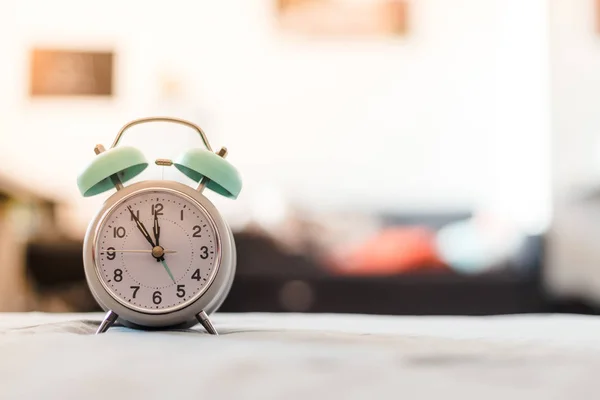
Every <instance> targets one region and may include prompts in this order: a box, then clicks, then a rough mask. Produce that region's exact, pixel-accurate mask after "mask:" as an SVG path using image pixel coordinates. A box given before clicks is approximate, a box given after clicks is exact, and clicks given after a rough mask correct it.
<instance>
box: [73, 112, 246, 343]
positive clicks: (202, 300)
mask: <svg viewBox="0 0 600 400" xmlns="http://www.w3.org/2000/svg"><path fill="white" fill-rule="evenodd" d="M151 122H168V123H176V124H181V125H185V126H187V127H189V128H192V129H194V130H195V131H196V132H197V133H198V134H199V136H200V139H201V140H202V142H203V144H204V148H191V149H187V150H185V151H184V152H183V153H182V154H181V155H180V156H179V157H177V158H176V159H174V160H168V159H159V160H156V162H155V163H156V164H157V165H161V166H174V167H175V168H176V169H177V170H179V171H180V172H181V173H183V174H184V175H185V176H187V177H188V178H191V179H192V181H194V182H196V183H197V186H196V187H191V186H188V185H185V184H183V183H180V182H176V181H169V180H146V181H140V182H136V183H133V184H130V185H127V186H125V183H126V182H128V181H129V180H131V179H132V178H134V177H136V176H137V175H139V174H140V173H142V171H144V170H145V169H146V168H147V167H148V162H147V161H146V159H145V157H144V155H143V154H142V152H141V151H140V150H139V149H137V148H135V147H131V146H119V141H120V140H121V138H122V136H123V135H124V133H125V132H126V131H127V130H128V129H129V128H131V127H133V126H135V125H139V124H142V123H151ZM94 151H95V153H96V157H95V159H94V160H93V161H92V162H91V163H90V164H89V165H88V166H87V167H86V168H85V169H84V170H83V172H82V173H81V174H80V175H79V176H78V178H77V185H78V187H79V191H80V192H81V194H82V195H83V196H84V197H90V196H95V195H99V194H101V193H104V192H107V191H109V190H115V193H113V194H112V195H111V196H110V197H108V198H107V199H106V201H105V202H104V204H103V206H102V208H101V209H100V210H99V211H98V213H97V214H96V215H95V217H94V218H93V219H92V221H91V222H90V224H89V226H88V229H87V231H86V234H85V239H84V243H83V262H84V269H85V276H86V280H87V283H88V285H89V288H90V291H91V293H92V295H93V296H94V298H95V300H96V301H97V302H98V304H99V305H100V307H102V309H104V311H106V316H105V317H104V320H103V321H102V322H101V324H100V326H99V328H98V330H97V332H96V334H99V333H103V332H106V331H107V330H108V328H109V327H110V326H111V325H113V324H114V323H115V322H116V321H117V320H118V322H119V323H121V324H123V325H125V326H128V327H131V328H137V329H145V330H151V329H161V328H162V329H164V328H189V327H191V326H193V325H195V324H197V323H200V324H202V326H203V327H204V328H205V329H206V331H207V332H209V333H211V334H215V335H216V334H217V330H216V329H215V327H214V325H213V324H212V323H211V321H210V319H209V316H210V315H211V314H212V313H214V312H215V311H216V310H217V309H218V308H219V307H220V306H221V304H222V303H223V301H224V300H225V298H226V296H227V294H228V292H229V290H230V288H231V285H232V283H233V278H234V275H235V268H236V249H235V242H234V239H233V235H232V233H231V229H230V228H229V226H228V224H227V223H226V221H225V220H224V219H223V217H222V216H221V214H220V213H219V211H218V210H217V208H216V207H215V206H214V205H213V204H212V203H211V202H210V201H209V200H208V199H207V198H206V197H205V196H204V194H203V193H204V191H205V190H212V191H214V192H216V193H218V194H219V195H222V196H225V197H227V198H231V199H235V198H237V196H238V195H239V193H240V191H241V188H242V181H241V178H240V175H239V173H238V171H237V170H236V169H235V167H234V166H233V165H231V164H230V163H229V162H228V161H226V160H225V156H226V155H227V150H226V149H225V148H221V149H220V150H219V151H218V152H216V153H215V152H213V150H212V148H211V146H210V143H209V141H208V139H207V137H206V134H205V133H204V131H203V130H202V129H201V128H200V127H199V126H198V125H196V124H194V123H192V122H189V121H185V120H182V119H178V118H170V117H151V118H142V119H137V120H134V121H131V122H129V123H127V124H126V125H125V126H123V128H121V130H120V131H119V133H118V134H117V136H116V138H115V140H114V142H113V144H112V146H111V147H110V149H108V150H105V148H104V147H103V146H102V145H96V147H95V149H94Z"/></svg>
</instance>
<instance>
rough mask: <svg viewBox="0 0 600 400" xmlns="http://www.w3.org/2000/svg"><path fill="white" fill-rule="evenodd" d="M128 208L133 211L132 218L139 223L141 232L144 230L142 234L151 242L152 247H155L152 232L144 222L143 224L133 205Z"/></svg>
mask: <svg viewBox="0 0 600 400" xmlns="http://www.w3.org/2000/svg"><path fill="white" fill-rule="evenodd" d="M127 209H128V210H129V212H130V213H131V218H133V220H134V221H135V224H136V225H137V227H138V229H139V230H140V232H142V235H144V237H145V238H146V240H147V241H148V243H150V245H151V246H152V247H155V246H154V242H153V241H152V237H150V234H149V233H148V231H147V230H146V227H145V226H144V224H142V222H141V221H140V219H139V218H138V217H137V216H136V215H135V213H134V212H133V210H132V209H131V206H127Z"/></svg>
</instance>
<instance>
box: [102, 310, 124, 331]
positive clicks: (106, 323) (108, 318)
mask: <svg viewBox="0 0 600 400" xmlns="http://www.w3.org/2000/svg"><path fill="white" fill-rule="evenodd" d="M117 318H119V316H118V315H117V314H116V313H115V312H114V311H112V310H109V311H108V312H107V313H106V315H105V316H104V319H103V320H102V323H101V324H100V326H99V327H98V330H97V331H96V335H99V334H101V333H104V332H106V331H107V330H108V328H110V327H111V326H112V324H114V323H115V321H116V320H117Z"/></svg>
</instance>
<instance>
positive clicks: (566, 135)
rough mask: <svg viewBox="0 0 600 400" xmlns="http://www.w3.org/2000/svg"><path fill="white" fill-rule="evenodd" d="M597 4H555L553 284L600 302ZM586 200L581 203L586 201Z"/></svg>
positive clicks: (589, 0) (585, 0)
mask: <svg viewBox="0 0 600 400" xmlns="http://www.w3.org/2000/svg"><path fill="white" fill-rule="evenodd" d="M596 3H597V2H596V1H594V0H581V1H570V0H552V1H551V2H550V4H551V9H550V11H551V13H550V17H551V18H550V38H551V53H550V55H551V58H550V64H551V66H552V134H553V180H554V183H553V190H554V192H553V196H554V198H555V201H556V207H555V208H556V210H555V223H554V229H553V231H552V235H551V238H550V239H551V242H550V245H551V246H550V250H551V251H550V254H549V256H550V257H549V266H548V270H547V272H548V281H549V284H550V285H551V287H552V289H553V290H554V291H555V292H556V293H557V294H561V295H570V296H580V295H585V296H586V297H587V298H588V299H593V300H595V301H597V302H598V303H599V304H600V251H599V246H598V243H599V242H600V231H599V230H598V227H599V226H600V219H599V215H598V214H599V210H600V208H599V207H600V205H599V204H598V201H597V200H596V201H595V202H588V203H583V202H582V201H580V200H581V197H582V195H584V194H585V192H586V191H587V192H589V191H591V190H595V191H597V190H598V188H599V187H600V112H598V104H599V103H600V33H598V30H597V29H598V26H597V25H596V23H597V21H596V17H595V16H596V15H597V13H598V10H597V9H596V7H597V4H596ZM578 199H579V200H578Z"/></svg>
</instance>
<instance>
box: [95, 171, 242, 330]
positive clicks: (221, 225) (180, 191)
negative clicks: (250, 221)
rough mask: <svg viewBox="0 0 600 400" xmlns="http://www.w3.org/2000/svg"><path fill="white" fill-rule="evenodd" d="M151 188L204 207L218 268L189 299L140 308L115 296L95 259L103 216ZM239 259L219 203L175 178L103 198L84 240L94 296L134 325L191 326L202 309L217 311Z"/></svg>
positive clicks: (106, 309) (223, 299)
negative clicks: (212, 232) (212, 231)
mask: <svg viewBox="0 0 600 400" xmlns="http://www.w3.org/2000/svg"><path fill="white" fill-rule="evenodd" d="M152 190H162V191H169V192H173V193H175V194H177V195H180V196H182V197H186V198H188V200H190V201H191V202H193V203H195V204H196V205H197V206H198V207H199V208H201V209H203V210H204V211H205V212H206V214H207V216H208V219H209V221H210V222H211V224H212V225H213V227H214V229H215V232H216V241H217V260H216V263H215V269H216V272H215V273H214V274H213V275H212V279H211V281H210V282H208V284H207V285H206V286H205V287H204V288H203V289H202V290H201V291H200V292H199V293H198V294H197V295H196V296H194V297H193V298H192V299H190V300H188V301H187V302H186V303H184V304H182V305H180V306H176V307H172V308H170V309H165V310H160V311H159V312H156V311H152V312H147V311H144V310H141V309H139V308H138V307H136V306H133V305H128V304H127V303H126V302H125V301H123V300H122V299H119V298H118V297H116V296H113V294H112V292H111V291H110V290H109V289H108V288H107V287H106V286H105V283H104V282H103V280H102V279H101V278H100V276H99V270H98V268H97V266H96V261H95V256H96V255H95V254H96V251H95V250H96V249H95V244H96V239H97V235H98V230H99V228H100V227H101V226H102V223H103V221H104V219H105V218H107V217H108V216H109V215H110V213H111V211H112V210H113V209H114V208H115V207H117V206H118V205H119V204H120V203H121V202H123V201H125V200H126V199H128V198H130V197H132V196H135V195H136V194H139V193H143V192H146V191H152ZM236 261H237V260H236V249H235V242H234V239H233V234H232V233H231V229H230V228H229V226H228V225H227V223H226V222H225V221H224V220H223V218H222V217H221V214H220V213H219V212H218V210H217V209H216V207H215V206H214V205H213V204H212V203H211V202H210V201H209V200H208V199H207V198H206V197H205V196H203V195H202V194H201V193H199V192H198V191H196V190H194V189H193V188H191V187H189V186H187V185H184V184H182V183H179V182H174V181H143V182H138V183H134V184H132V185H129V186H127V187H125V188H123V189H121V190H119V191H117V192H116V193H115V194H113V195H112V196H110V197H109V198H108V199H107V200H106V201H105V202H104V204H103V206H102V208H101V209H100V211H98V213H97V214H96V216H95V217H94V218H93V219H92V221H91V222H90V224H89V226H88V229H87V232H86V234H85V239H84V242H83V264H84V270H85V276H86V280H87V283H88V286H89V288H90V291H91V293H92V295H93V296H94V299H95V300H96V302H97V303H98V304H99V305H100V307H102V309H103V310H104V311H108V310H112V311H113V312H115V313H116V314H117V315H118V316H119V322H120V323H122V324H123V325H126V326H130V327H134V328H144V329H152V328H169V327H178V328H184V327H190V326H193V325H195V324H196V323H197V322H198V321H197V320H196V318H195V316H196V315H197V314H198V313H200V312H201V311H202V310H204V311H205V312H206V313H207V314H208V315H210V314H212V313H214V312H215V311H217V310H218V308H219V307H220V306H221V304H223V301H225V298H226V297H227V295H228V293H229V290H230V289H231V285H232V284H233V278H234V276H235V268H236Z"/></svg>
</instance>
